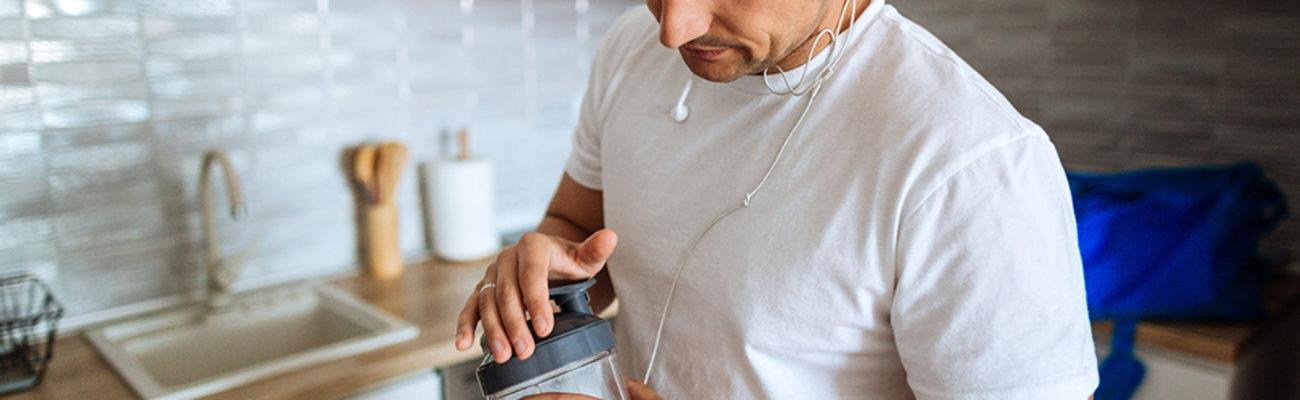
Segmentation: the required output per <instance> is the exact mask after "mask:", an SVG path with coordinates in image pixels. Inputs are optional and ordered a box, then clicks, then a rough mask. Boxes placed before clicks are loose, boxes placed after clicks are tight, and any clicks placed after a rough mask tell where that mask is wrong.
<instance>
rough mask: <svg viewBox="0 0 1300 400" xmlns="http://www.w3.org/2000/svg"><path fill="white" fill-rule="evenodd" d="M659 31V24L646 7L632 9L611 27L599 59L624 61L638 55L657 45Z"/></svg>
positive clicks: (599, 52) (601, 47)
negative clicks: (645, 49) (655, 40)
mask: <svg viewBox="0 0 1300 400" xmlns="http://www.w3.org/2000/svg"><path fill="white" fill-rule="evenodd" d="M658 30H659V22H658V21H655V18H654V15H653V14H651V13H650V10H649V9H647V8H646V7H645V6H634V7H630V8H628V9H627V10H626V11H624V12H623V13H622V14H620V15H619V16H618V18H616V19H615V20H614V23H613V24H611V25H610V27H609V31H608V32H606V33H605V38H604V39H603V40H602V44H601V46H600V50H599V51H598V53H597V57H602V58H605V59H611V58H612V59H624V58H627V57H630V56H633V55H637V54H639V53H641V50H643V49H644V48H645V47H646V46H648V45H654V44H655V42H654V38H655V37H656V35H655V33H656V32H657V31H658Z"/></svg>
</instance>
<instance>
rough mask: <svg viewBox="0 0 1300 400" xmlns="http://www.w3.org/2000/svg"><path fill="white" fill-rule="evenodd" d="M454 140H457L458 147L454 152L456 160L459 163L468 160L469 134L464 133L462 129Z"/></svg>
mask: <svg viewBox="0 0 1300 400" xmlns="http://www.w3.org/2000/svg"><path fill="white" fill-rule="evenodd" d="M456 138H457V139H458V140H457V144H458V145H459V146H458V147H457V150H456V159H457V160H460V161H465V160H468V159H469V132H466V131H465V130H464V129H461V130H460V133H459V134H457V135H456Z"/></svg>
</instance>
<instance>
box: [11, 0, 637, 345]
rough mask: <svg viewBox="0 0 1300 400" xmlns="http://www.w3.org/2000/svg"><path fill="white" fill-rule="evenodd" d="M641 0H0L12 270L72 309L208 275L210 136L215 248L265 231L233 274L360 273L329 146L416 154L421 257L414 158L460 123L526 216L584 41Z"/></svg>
mask: <svg viewBox="0 0 1300 400" xmlns="http://www.w3.org/2000/svg"><path fill="white" fill-rule="evenodd" d="M636 4H638V2H635V1H631V0H617V1H615V0H608V1H605V0H602V1H598V2H588V1H587V0H579V1H572V0H461V1H455V0H436V1H419V0H384V1H362V0H342V1H340V0H319V1H318V0H294V1H275V2H267V1H261V0H81V1H76V2H61V1H52V0H26V1H22V0H0V189H3V190H0V271H24V270H25V271H32V272H34V273H39V274H41V276H43V277H46V278H47V279H52V280H53V282H51V283H52V287H53V288H54V290H55V292H56V295H58V296H59V298H60V299H62V300H63V301H64V302H65V303H66V304H67V305H68V308H69V311H70V312H71V315H70V316H71V317H73V319H76V320H78V321H87V320H93V318H94V315H95V314H96V313H99V312H109V313H113V311H111V310H124V309H133V308H139V307H135V306H133V304H144V303H140V302H156V301H158V300H159V299H164V298H179V297H176V296H177V295H185V294H187V293H190V292H193V291H196V290H198V289H200V288H201V285H202V279H203V270H202V268H203V267H202V262H203V259H204V257H203V250H202V243H201V240H202V235H201V232H200V227H199V221H198V211H199V206H198V199H197V192H198V190H197V187H196V185H197V181H198V172H199V171H198V165H199V158H200V156H201V155H202V153H203V152H204V151H205V150H207V149H209V148H213V147H221V148H225V149H227V150H228V151H229V153H230V156H231V159H232V162H233V163H234V164H235V167H236V169H237V170H238V173H239V174H240V178H241V180H242V181H243V187H244V193H245V197H246V198H247V201H248V205H249V208H250V216H249V218H246V219H245V220H242V221H237V222H231V221H228V219H227V218H225V216H224V215H225V214H224V213H220V214H219V216H220V217H219V226H220V227H221V231H222V233H221V236H222V242H223V246H222V247H223V249H224V251H225V252H226V254H227V255H232V254H233V253H234V252H236V251H238V250H241V249H243V248H246V246H247V245H248V244H249V243H251V242H253V241H256V242H258V246H257V247H256V248H255V250H254V253H253V256H252V258H251V259H250V260H249V264H248V267H247V269H246V270H245V271H244V277H243V281H242V282H241V284H240V285H238V287H250V286H261V285H263V284H266V283H269V282H271V281H282V280H289V279H300V278H305V277H312V276H323V275H330V274H335V273H339V272H344V271H348V270H351V269H352V268H353V267H352V263H353V258H354V254H353V252H354V248H355V247H354V246H355V245H354V234H355V233H354V231H353V229H354V227H353V223H352V218H353V214H352V213H353V208H352V207H353V205H352V203H351V198H350V197H349V194H348V189H347V185H346V182H345V181H344V179H345V178H344V175H343V172H342V169H341V167H340V165H339V160H338V157H339V154H340V151H341V150H342V149H343V148H344V147H346V146H349V145H352V144H355V143H358V142H363V141H371V140H389V139H395V140H401V141H404V142H405V143H406V144H407V145H408V146H409V147H410V149H411V154H412V163H411V168H408V170H407V173H406V174H405V175H404V177H403V181H402V183H401V185H400V187H399V190H398V197H399V202H400V210H401V213H402V214H401V215H402V220H401V227H400V230H401V235H402V237H401V247H402V249H403V250H404V251H406V252H410V253H412V254H418V253H420V252H422V251H423V248H424V243H425V240H424V237H423V234H424V233H423V228H422V227H421V215H420V212H419V201H418V197H417V187H416V182H415V178H416V176H415V173H414V171H415V169H414V165H415V163H418V162H421V161H427V160H431V159H434V158H436V157H439V156H440V155H441V154H446V153H447V150H448V149H446V148H445V147H444V146H445V145H446V144H445V140H444V137H443V136H444V135H445V134H446V133H449V132H454V131H456V130H458V129H459V128H460V127H462V126H466V127H468V128H469V129H470V131H471V133H472V136H473V139H472V146H473V152H474V153H477V154H481V155H484V156H487V157H489V158H491V159H492V160H494V162H495V163H496V168H495V170H496V174H497V176H496V180H497V181H496V182H497V189H496V195H497V196H498V199H499V200H498V201H497V213H498V225H499V228H502V229H520V228H526V227H528V226H530V225H532V224H534V223H536V221H537V220H538V219H539V218H540V214H541V212H542V210H543V209H544V207H545V204H546V202H547V201H549V197H550V193H551V191H552V190H553V189H554V185H555V183H556V182H558V178H559V174H560V171H561V169H562V165H563V160H564V157H565V156H566V155H567V152H568V148H569V135H570V134H571V132H572V128H573V125H574V124H575V123H576V119H577V114H576V107H577V101H578V99H580V98H581V94H582V91H583V89H584V87H585V85H586V76H587V71H588V64H589V63H590V57H591V53H592V52H593V51H594V48H595V46H596V44H597V43H598V42H599V38H600V36H601V35H602V34H603V33H604V31H605V30H606V29H607V27H608V25H609V23H610V22H612V21H613V18H614V17H616V16H617V15H618V12H620V11H621V10H623V9H626V8H627V7H631V6H635V5H636ZM222 186H224V184H223V183H221V182H220V180H218V181H217V190H216V193H217V196H216V197H217V204H218V205H219V206H221V207H224V204H225V203H224V202H225V198H224V197H225V190H224V188H223V187H222ZM254 238H256V240H254ZM150 304H152V303H150ZM106 310H107V311H106Z"/></svg>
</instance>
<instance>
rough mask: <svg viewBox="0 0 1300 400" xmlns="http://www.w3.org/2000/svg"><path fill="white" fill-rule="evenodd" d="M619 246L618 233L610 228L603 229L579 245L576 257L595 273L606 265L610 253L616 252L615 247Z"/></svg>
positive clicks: (588, 270) (588, 269)
mask: <svg viewBox="0 0 1300 400" xmlns="http://www.w3.org/2000/svg"><path fill="white" fill-rule="evenodd" d="M616 246H618V235H616V234H614V231H612V230H609V229H601V230H598V231H596V233H593V234H591V236H588V237H587V240H584V241H582V244H580V245H578V250H577V254H575V258H576V259H577V260H578V262H579V263H581V264H583V267H584V268H585V269H586V270H587V272H589V273H595V272H596V271H598V270H600V268H601V267H603V266H605V260H607V259H609V255H610V253H613V252H614V247H616Z"/></svg>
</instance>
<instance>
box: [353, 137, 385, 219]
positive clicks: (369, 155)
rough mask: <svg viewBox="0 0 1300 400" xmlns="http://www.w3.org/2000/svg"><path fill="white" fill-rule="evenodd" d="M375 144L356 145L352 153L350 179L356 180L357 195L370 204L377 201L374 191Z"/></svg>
mask: <svg viewBox="0 0 1300 400" xmlns="http://www.w3.org/2000/svg"><path fill="white" fill-rule="evenodd" d="M375 153H376V149H375V146H372V145H368V144H363V145H360V146H357V148H356V149H355V150H354V153H353V155H352V179H353V180H354V181H356V186H357V192H358V195H359V196H360V197H361V198H362V199H363V200H364V201H365V202H366V203H370V204H374V203H378V202H379V199H378V198H377V197H376V196H377V193H376V191H375Z"/></svg>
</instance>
